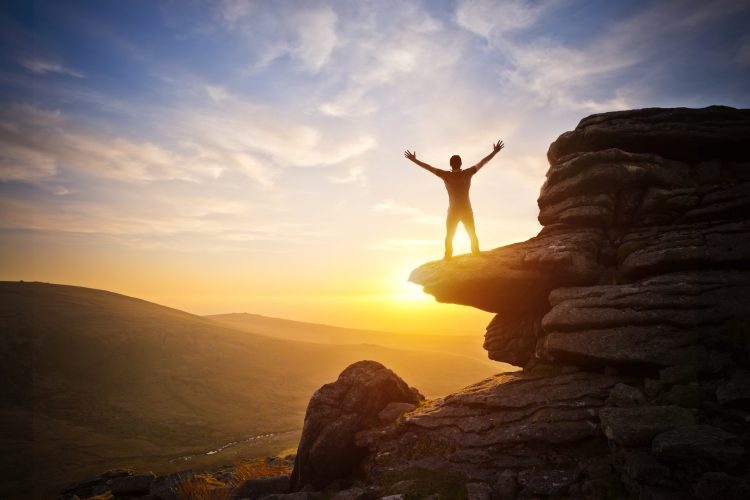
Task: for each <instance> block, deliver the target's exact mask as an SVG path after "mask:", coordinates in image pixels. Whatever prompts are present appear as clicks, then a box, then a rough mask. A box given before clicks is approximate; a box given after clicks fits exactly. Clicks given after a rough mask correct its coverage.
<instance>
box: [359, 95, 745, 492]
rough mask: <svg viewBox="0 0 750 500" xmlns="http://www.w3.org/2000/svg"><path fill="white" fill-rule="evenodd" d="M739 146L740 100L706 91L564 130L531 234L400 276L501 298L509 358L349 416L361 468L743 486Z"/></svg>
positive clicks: (442, 291)
mask: <svg viewBox="0 0 750 500" xmlns="http://www.w3.org/2000/svg"><path fill="white" fill-rule="evenodd" d="M749 146H750V110H736V109H732V108H726V107H717V106H714V107H710V108H705V109H684V108H680V109H643V110H634V111H626V112H615V113H605V114H600V115H594V116H590V117H588V118H586V119H584V120H582V121H581V123H580V124H579V125H578V127H576V129H575V130H573V131H571V132H566V133H564V134H563V135H561V136H560V137H559V138H558V139H557V140H556V141H555V142H554V143H553V144H552V145H551V146H550V148H549V152H548V158H549V161H550V168H549V171H548V173H547V178H546V181H545V182H544V185H543V186H542V188H541V192H540V196H539V200H538V202H539V209H540V212H539V220H540V222H541V223H542V225H543V226H544V228H543V229H542V231H541V232H540V233H539V235H538V236H536V237H534V238H531V239H530V240H528V241H525V242H522V243H516V244H513V245H509V246H506V247H502V248H497V249H495V250H492V251H490V252H486V253H484V254H482V255H480V256H461V257H457V258H454V259H453V260H451V261H448V262H443V261H438V262H431V263H428V264H425V265H423V266H422V267H420V268H418V269H416V270H415V271H414V272H413V273H412V276H411V280H412V281H414V282H415V283H418V284H420V285H422V286H423V287H424V290H425V291H426V292H428V293H430V294H432V295H434V296H435V297H436V298H437V299H438V300H439V301H442V302H452V303H457V304H465V305H469V306H473V307H478V308H481V309H484V310H487V311H492V312H495V313H497V315H496V316H495V318H494V319H493V320H492V322H491V323H490V324H489V326H488V327H487V332H486V336H485V348H486V349H487V350H488V352H489V357H490V358H492V359H495V360H498V361H506V362H510V363H513V364H515V365H518V366H522V367H524V369H523V370H521V371H519V372H514V373H506V374H500V375H497V376H495V377H493V378H491V379H488V380H484V381H482V382H480V383H478V384H475V385H473V386H471V387H468V388H466V389H464V390H463V391H461V392H459V393H457V394H452V395H450V396H447V397H445V398H442V399H438V400H434V401H430V402H428V403H427V404H423V405H421V406H420V407H419V408H417V409H415V410H413V411H411V412H409V413H407V414H406V415H405V416H404V417H403V418H402V419H400V420H399V421H398V422H397V423H395V424H392V425H390V426H388V427H385V428H374V429H365V430H363V431H360V432H359V433H358V434H357V443H358V445H359V446H361V447H365V448H367V449H368V450H369V453H368V454H367V456H366V458H365V462H364V467H363V473H364V475H365V477H366V478H367V479H368V480H369V481H370V482H371V483H377V482H378V481H380V480H382V478H383V477H386V476H387V475H389V474H392V473H393V471H407V476H408V474H418V472H416V471H419V470H422V471H424V470H427V471H450V473H451V474H460V477H463V478H464V479H465V481H466V482H468V483H469V487H468V490H467V491H468V493H469V495H470V496H471V497H472V498H529V497H548V496H557V497H559V496H566V497H575V498H621V497H634V498H691V497H697V498H709V497H715V496H716V495H723V496H724V497H725V498H747V497H748V495H749V494H750V486H749V485H750V463H749V462H750V460H749V455H748V449H749V448H750V373H749V371H748V370H749V368H750V363H749V362H748V359H749V358H750V329H749V327H750V307H749V306H748V304H749V300H750V239H749V238H748V236H750V220H749V219H748V214H750V152H748V147H749ZM409 471H411V472H409ZM445 473H448V472H445Z"/></svg>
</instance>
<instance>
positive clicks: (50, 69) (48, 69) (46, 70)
mask: <svg viewBox="0 0 750 500" xmlns="http://www.w3.org/2000/svg"><path fill="white" fill-rule="evenodd" d="M19 64H20V65H21V66H23V67H24V68H26V69H27V70H29V71H31V72H32V73H36V74H37V75H49V74H58V75H67V76H73V77H75V78H83V73H81V72H80V71H76V70H74V69H71V68H68V67H66V66H64V65H63V64H62V63H60V62H58V61H55V60H49V59H37V58H22V59H21V60H20V61H19Z"/></svg>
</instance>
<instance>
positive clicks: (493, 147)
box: [492, 141, 505, 153]
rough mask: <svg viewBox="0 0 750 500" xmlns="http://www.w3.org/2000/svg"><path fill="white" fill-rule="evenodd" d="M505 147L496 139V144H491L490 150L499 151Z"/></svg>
mask: <svg viewBox="0 0 750 500" xmlns="http://www.w3.org/2000/svg"><path fill="white" fill-rule="evenodd" d="M504 147H505V144H503V141H497V144H493V145H492V151H494V152H495V153H497V152H499V151H500V150H501V149H503V148H504Z"/></svg>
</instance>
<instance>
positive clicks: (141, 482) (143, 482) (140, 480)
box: [110, 472, 156, 497]
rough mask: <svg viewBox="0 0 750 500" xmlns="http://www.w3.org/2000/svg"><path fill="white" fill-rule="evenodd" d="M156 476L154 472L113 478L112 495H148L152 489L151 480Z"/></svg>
mask: <svg viewBox="0 0 750 500" xmlns="http://www.w3.org/2000/svg"><path fill="white" fill-rule="evenodd" d="M155 477H156V476H155V475H154V473H153V472H147V473H145V474H134V475H132V476H122V477H117V478H115V479H113V480H112V485H111V487H110V489H111V491H112V495H114V496H116V497H126V496H133V497H137V496H143V495H147V494H148V493H149V490H150V489H151V482H152V481H153V480H154V478H155Z"/></svg>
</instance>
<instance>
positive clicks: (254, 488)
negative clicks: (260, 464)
mask: <svg viewBox="0 0 750 500" xmlns="http://www.w3.org/2000/svg"><path fill="white" fill-rule="evenodd" d="M287 491H289V476H275V477H265V478H258V479H248V480H246V481H245V482H243V483H242V484H241V485H239V487H237V489H236V490H235V491H234V494H233V495H232V496H233V498H250V499H252V500H255V499H257V498H261V497H263V496H265V495H269V494H272V493H286V492H287Z"/></svg>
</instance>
